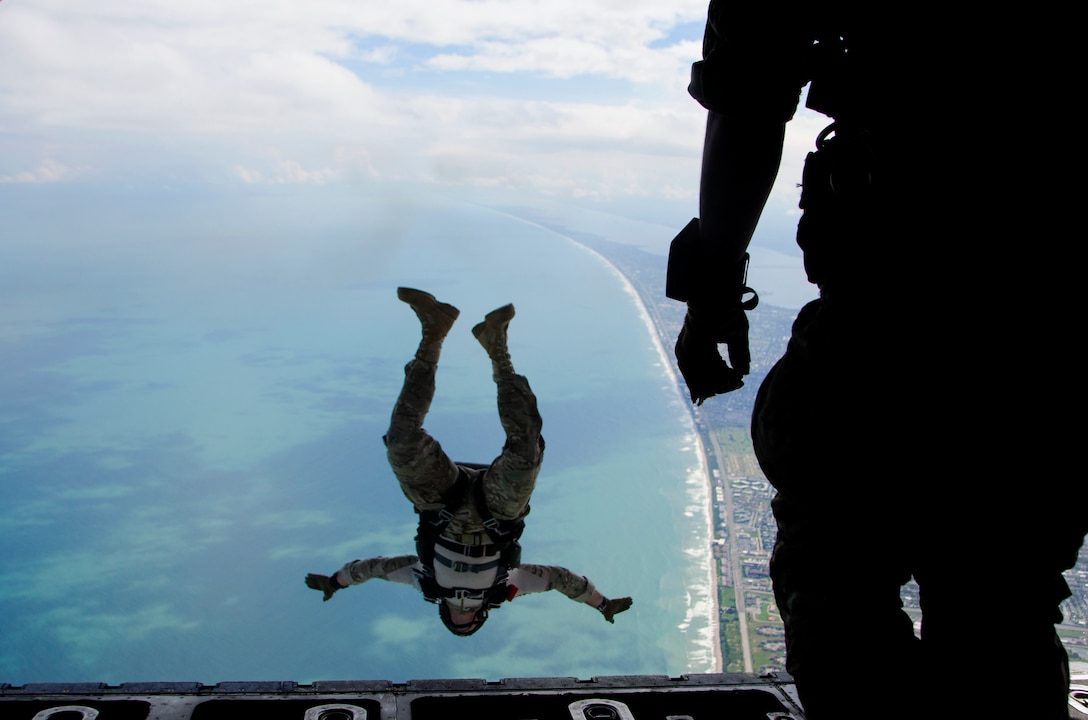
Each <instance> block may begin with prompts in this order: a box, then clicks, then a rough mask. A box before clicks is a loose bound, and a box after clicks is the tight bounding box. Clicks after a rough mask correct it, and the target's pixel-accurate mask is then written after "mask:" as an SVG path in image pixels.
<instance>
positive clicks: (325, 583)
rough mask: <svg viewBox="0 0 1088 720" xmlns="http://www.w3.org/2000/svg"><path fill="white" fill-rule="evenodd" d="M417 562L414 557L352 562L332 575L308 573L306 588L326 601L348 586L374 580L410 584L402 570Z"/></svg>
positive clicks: (409, 578)
mask: <svg viewBox="0 0 1088 720" xmlns="http://www.w3.org/2000/svg"><path fill="white" fill-rule="evenodd" d="M417 562H419V558H418V557H416V556H415V555H398V556H396V557H389V558H387V557H376V558H369V559H367V560H352V561H351V562H349V563H345V564H344V567H342V568H340V569H339V570H337V571H336V572H334V573H333V574H332V575H318V574H316V573H310V574H309V575H307V576H306V586H307V587H310V588H313V589H314V590H320V591H321V592H323V593H324V594H325V598H324V599H325V600H328V599H329V598H331V597H332V596H333V595H334V594H335V593H336V591H337V590H342V589H344V588H346V587H348V586H349V585H360V584H362V583H365V582H366V581H367V580H373V579H374V578H381V579H382V580H389V581H391V582H402V583H406V584H411V583H412V573H411V572H405V571H404V568H411V567H412V566H413V565H415V564H416V563H417Z"/></svg>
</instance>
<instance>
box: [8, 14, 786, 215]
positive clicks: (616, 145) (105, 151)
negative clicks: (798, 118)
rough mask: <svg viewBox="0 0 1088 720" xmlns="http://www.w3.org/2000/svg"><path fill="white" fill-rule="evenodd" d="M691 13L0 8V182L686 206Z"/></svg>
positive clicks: (693, 37)
mask: <svg viewBox="0 0 1088 720" xmlns="http://www.w3.org/2000/svg"><path fill="white" fill-rule="evenodd" d="M705 12H706V5H705V0H684V1H683V2H678V3H668V4H662V3H659V2H651V1H650V0H627V1H625V2H620V1H619V0H615V1H613V0H598V1H594V2H585V1H584V0H580V1H577V0H553V1H552V2H542V1H538V0H430V1H428V2H422V0H398V2H395V3H391V2H385V1H384V0H320V1H315V2H313V3H308V4H306V5H305V6H300V5H297V4H270V3H266V2H256V1H255V0H234V1H233V2H230V3H222V2H212V0H191V1H190V2H186V3H178V2H173V1H171V2H167V1H166V0H103V1H102V2H96V3H81V4H75V5H73V4H72V3H69V2H63V1H62V0H37V1H36V2H35V3H24V4H20V3H11V2H7V3H0V66H2V67H4V68H5V73H4V74H3V77H2V78H0V129H2V130H3V133H2V134H0V181H2V182H6V183H14V182H48V181H60V180H70V179H73V178H77V177H78V178H79V179H81V180H82V181H87V182H92V181H95V180H99V179H109V180H118V179H121V180H123V181H127V180H130V179H132V178H139V179H144V180H146V179H152V180H158V179H160V177H159V176H168V177H164V178H161V179H163V180H164V181H166V180H169V181H170V182H172V183H179V182H182V183H183V182H204V181H208V180H214V181H218V182H221V181H223V180H232V181H234V182H239V183H276V184H284V183H328V182H357V181H378V182H384V181H404V182H433V183H442V184H450V185H458V186H470V187H471V186H475V187H496V186H502V187H507V188H515V189H517V190H518V191H519V192H526V193H528V192H541V193H545V194H568V195H569V196H572V197H574V196H581V197H610V198H616V197H623V196H628V195H630V196H634V197H645V196H654V195H656V196H658V197H679V198H683V199H685V200H686V201H689V202H691V203H692V204H694V198H695V196H696V193H697V181H698V164H699V152H700V148H701V144H702V126H703V118H704V114H703V111H702V110H701V109H700V108H699V106H698V105H697V104H696V103H695V102H694V101H693V100H691V99H690V98H689V97H688V96H687V93H686V90H685V87H686V83H687V79H688V68H689V64H690V62H691V61H692V60H694V59H697V56H698V53H699V42H700V38H701V22H702V19H703V18H704V17H705ZM678 27H681V28H682V29H683V32H680V33H677V32H676V31H677V28H678ZM802 157H803V154H802ZM29 168H33V169H29ZM74 168H79V170H78V171H77V170H74ZM783 175H785V171H784V173H783ZM794 182H795V181H794Z"/></svg>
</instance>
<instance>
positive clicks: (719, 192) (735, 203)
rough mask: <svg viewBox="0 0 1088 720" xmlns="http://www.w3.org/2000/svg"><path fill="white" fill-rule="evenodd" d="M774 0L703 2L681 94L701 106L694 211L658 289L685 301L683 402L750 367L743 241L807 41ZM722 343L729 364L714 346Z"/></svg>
mask: <svg viewBox="0 0 1088 720" xmlns="http://www.w3.org/2000/svg"><path fill="white" fill-rule="evenodd" d="M780 11H781V8H779V6H778V5H777V4H775V5H770V4H767V3H737V2H718V1H714V2H711V5H710V8H709V10H708V15H707V26H706V32H705V35H704V38H703V59H702V60H700V61H698V62H696V63H695V64H694V65H693V66H692V73H691V84H690V85H689V86H688V92H689V93H690V94H691V96H692V97H694V98H695V99H696V100H698V101H699V103H700V104H701V105H702V106H703V107H705V108H706V110H707V124H706V134H705V137H704V139H703V162H702V171H701V175H700V181H699V217H698V219H697V220H693V221H692V223H690V224H689V225H688V227H686V228H685V229H684V230H683V231H682V232H681V233H680V234H679V235H678V236H677V237H676V239H675V240H673V247H672V250H671V251H670V254H669V272H668V282H667V287H666V293H667V294H668V296H669V297H670V298H673V299H674V300H680V301H683V302H686V303H687V306H688V312H687V316H686V317H685V319H684V327H683V328H682V329H681V331H680V336H679V337H678V338H677V342H676V360H677V365H678V366H679V368H680V372H681V374H683V376H684V380H685V382H686V383H687V386H688V391H689V393H690V395H691V400H692V402H694V403H696V404H697V405H701V404H702V403H703V401H704V400H706V399H707V398H709V397H712V396H714V395H718V394H721V393H727V392H731V391H733V390H736V389H738V388H740V387H742V386H743V385H744V381H743V377H744V376H745V375H747V374H748V372H749V370H750V369H751V353H750V350H749V344H748V318H747V316H746V315H745V311H747V310H752V309H754V308H755V306H756V304H757V302H758V297H757V296H756V294H755V293H754V292H753V291H752V290H751V289H750V288H748V287H747V274H748V255H747V250H748V244H749V243H750V242H751V240H752V235H753V233H754V232H755V229H756V225H757V224H758V223H759V218H760V216H761V215H762V213H763V208H764V206H765V205H766V203H767V198H768V197H769V195H770V192H771V188H772V187H773V185H774V181H775V178H777V176H778V168H779V165H780V163H781V160H782V144H783V140H784V137H785V129H786V122H788V120H789V119H790V118H791V117H792V116H793V113H794V111H795V110H796V108H797V104H798V101H799V99H800V93H801V88H802V87H803V86H804V84H805V82H806V76H805V72H806V68H805V63H804V62H803V57H804V54H805V51H806V49H807V48H808V47H809V46H811V43H812V38H811V37H807V36H805V35H804V34H803V33H800V32H792V31H787V32H780V30H781V29H782V23H783V22H786V23H788V19H787V18H788V16H789V15H788V13H783V14H785V15H786V17H780V16H779V13H780ZM719 344H724V345H725V346H726V350H727V358H728V362H726V360H725V359H723V358H722V356H721V353H720V352H719V350H718V345H719Z"/></svg>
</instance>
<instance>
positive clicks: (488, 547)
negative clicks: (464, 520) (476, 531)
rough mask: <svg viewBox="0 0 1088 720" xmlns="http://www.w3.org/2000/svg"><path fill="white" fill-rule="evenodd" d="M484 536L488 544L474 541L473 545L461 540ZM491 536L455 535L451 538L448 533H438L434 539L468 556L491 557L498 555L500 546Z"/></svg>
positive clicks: (437, 542)
mask: <svg viewBox="0 0 1088 720" xmlns="http://www.w3.org/2000/svg"><path fill="white" fill-rule="evenodd" d="M469 537H471V538H482V539H484V540H485V542H486V543H487V544H482V543H473V544H471V545H465V544H462V543H461V542H459V541H460V540H461V539H463V538H469ZM490 540H491V538H490V537H489V536H488V535H485V534H480V535H454V536H453V539H452V540H451V539H450V538H449V537H448V536H447V535H438V536H437V537H435V539H434V543H435V545H441V546H442V547H444V548H446V549H447V550H452V551H453V552H456V553H460V554H462V555H467V556H468V557H490V556H491V555H498V554H499V550H500V547H499V546H498V545H495V544H493V543H491V542H490Z"/></svg>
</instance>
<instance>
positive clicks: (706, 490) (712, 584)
mask: <svg viewBox="0 0 1088 720" xmlns="http://www.w3.org/2000/svg"><path fill="white" fill-rule="evenodd" d="M552 232H554V230H553V231H552ZM562 237H564V238H566V239H567V240H569V241H570V242H572V243H574V244H575V245H576V246H578V247H579V248H582V249H583V250H585V251H586V252H588V253H590V254H592V255H593V256H594V257H596V258H597V259H599V260H600V261H601V262H602V263H604V265H605V267H607V268H608V269H609V270H610V271H611V272H612V273H613V274H614V275H615V276H616V278H618V279H619V280H620V282H621V283H622V284H623V288H624V292H626V293H627V294H628V295H630V296H631V298H632V299H633V300H634V301H635V304H636V305H637V306H638V310H639V315H640V316H641V318H642V322H643V324H644V325H645V326H646V329H647V330H648V331H649V333H650V336H651V338H652V339H653V343H654V348H655V349H656V350H657V354H658V357H659V358H660V359H661V365H662V367H663V368H664V369H665V372H666V373H667V375H668V377H669V380H670V382H671V387H672V388H673V390H674V392H676V394H677V396H678V398H679V399H680V401H681V403H682V404H683V406H684V407H685V408H686V407H687V405H688V399H687V398H686V397H684V394H683V392H682V391H681V390H680V378H679V376H678V375H677V372H676V369H675V368H674V367H673V363H672V360H671V359H670V357H669V354H668V351H667V350H666V349H665V345H664V344H663V343H662V341H661V331H660V328H658V326H657V323H655V322H654V320H653V317H652V316H651V315H650V311H649V309H648V308H647V307H646V302H645V301H644V300H643V298H642V296H641V295H639V292H638V289H637V288H636V287H635V285H634V283H632V282H631V280H630V279H629V278H628V277H627V276H626V275H625V274H624V273H623V271H622V270H620V269H619V268H618V267H616V265H615V264H614V263H613V262H612V261H610V260H609V259H608V258H606V257H605V256H604V255H602V254H601V253H599V252H597V251H596V250H594V249H593V248H591V247H588V246H586V245H583V244H582V243H580V242H578V241H577V240H575V239H574V238H571V237H569V236H566V235H563V236H562ZM685 417H686V418H687V420H688V421H689V423H690V425H689V430H690V433H691V436H692V437H693V438H694V440H695V444H696V446H697V458H698V461H699V475H700V477H701V478H702V482H701V483H698V485H699V487H698V488H695V489H697V490H698V492H699V493H700V496H699V499H700V500H701V502H700V503H699V505H700V507H701V510H702V512H703V515H704V518H703V522H704V529H705V531H706V538H705V540H706V543H705V547H704V548H702V552H701V553H700V559H701V560H703V561H705V564H706V573H707V580H708V585H707V587H708V593H707V594H708V597H707V598H706V605H708V606H709V607H708V612H707V626H706V633H707V634H709V635H710V636H711V638H712V642H711V643H710V645H711V648H710V650H711V656H712V658H713V663H712V667H711V669H710V670H708V671H697V670H694V669H692V668H690V667H689V671H692V672H722V671H723V669H722V664H723V659H722V650H721V623H720V622H719V617H720V615H721V607H720V605H719V602H718V587H719V583H720V578H719V577H718V573H717V570H716V568H715V563H714V555H713V553H712V551H711V541H712V540H713V538H714V512H713V510H712V508H711V498H712V497H713V493H714V487H713V481H712V480H711V477H710V470H709V468H710V461H709V457H708V455H707V449H706V445H705V444H704V443H703V438H702V436H701V435H700V434H699V431H698V429H697V428H696V426H695V416H694V415H693V414H692V413H691V411H690V409H689V410H687V412H686V413H685ZM689 495H690V491H689ZM700 603H701V601H700V600H699V599H695V600H694V601H692V602H690V603H689V615H688V617H686V618H685V619H684V622H685V625H687V624H688V623H689V621H690V620H691V618H692V615H691V613H692V612H694V611H697V610H698V609H699V608H700Z"/></svg>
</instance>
